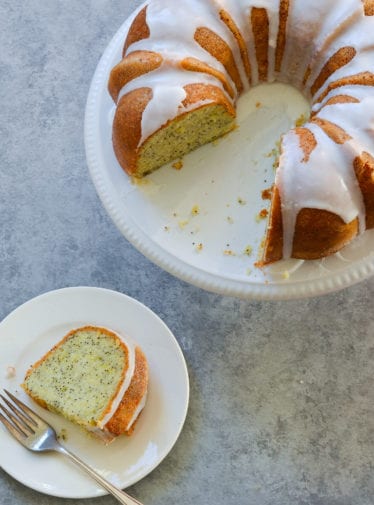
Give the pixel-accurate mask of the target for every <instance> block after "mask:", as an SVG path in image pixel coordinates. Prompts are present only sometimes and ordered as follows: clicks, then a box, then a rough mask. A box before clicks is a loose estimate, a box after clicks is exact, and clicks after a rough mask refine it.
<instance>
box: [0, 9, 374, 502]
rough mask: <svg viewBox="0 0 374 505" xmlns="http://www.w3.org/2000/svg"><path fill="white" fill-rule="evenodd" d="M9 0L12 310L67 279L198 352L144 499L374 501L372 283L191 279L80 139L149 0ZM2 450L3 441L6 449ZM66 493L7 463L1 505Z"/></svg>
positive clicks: (1, 204) (139, 487)
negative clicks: (290, 288)
mask: <svg viewBox="0 0 374 505" xmlns="http://www.w3.org/2000/svg"><path fill="white" fill-rule="evenodd" d="M137 3H138V2H135V1H130V2H128V1H125V0H123V1H120V0H112V1H109V0H95V1H91V2H89V1H88V0H80V1H78V2H77V1H73V0H66V1H62V0H48V1H47V0H46V1H44V0H29V1H27V2H26V1H25V0H18V1H17V2H14V1H13V0H1V2H0V76H1V86H0V135H1V149H0V166H1V172H0V173H1V175H0V193H1V194H0V220H1V221H0V222H1V227H0V281H1V298H0V317H1V318H2V317H4V316H6V315H7V314H8V313H9V312H10V311H11V310H12V309H14V308H15V307H17V306H18V305H19V304H21V303H22V302H24V301H26V300H28V299H29V298H31V297H33V296H35V295H38V294H40V293H42V292H46V291H49V290H51V289H56V288H59V287H64V286H77V285H91V286H101V287H107V288H110V289H115V290H119V291H121V292H123V293H126V294H128V295H130V296H133V297H135V298H136V299H138V300H140V301H141V302H143V303H145V304H146V305H148V306H149V307H150V308H151V309H153V310H154V311H155V312H156V313H157V314H159V316H160V317H161V318H162V319H163V320H164V321H165V322H166V324H167V325H168V326H169V327H170V328H171V330H172V331H173V332H174V334H175V336H176V338H177V339H178V341H179V342H180V345H181V347H182V349H183V351H184V353H185V357H186V360H187V364H188V368H189V373H190V381H191V402H190V408H189V413H188V417H187V421H186V424H185V428H184V430H183V432H182V434H181V436H180V438H179V440H178V442H177V444H176V445H175V447H174V449H173V450H172V452H171V453H170V455H169V456H168V457H167V458H166V459H165V460H164V462H163V463H162V464H161V465H160V466H159V467H158V468H157V469H156V470H154V471H153V472H152V473H151V474H150V475H149V476H148V477H146V478H145V479H143V480H142V481H141V482H139V483H138V484H136V485H135V486H133V487H132V488H130V489H129V491H130V493H132V494H133V495H134V496H136V497H138V498H139V499H140V500H142V501H143V502H144V504H145V505H156V504H157V505H161V504H162V505H168V504H170V505H171V504H173V505H175V504H176V503H178V504H181V505H182V504H183V505H192V504H215V505H245V504H251V505H371V504H373V503H374V468H373V467H374V464H373V462H374V379H373V377H374V339H373V336H374V321H373V318H372V309H373V295H374V280H369V281H367V282H363V283H361V284H359V285H356V286H354V287H351V288H349V289H346V290H344V291H342V292H339V293H336V294H331V295H328V296H324V297H321V298H315V299H309V300H301V301H291V302H255V301H241V300H237V299H233V298H229V297H223V296H218V295H214V294H210V293H207V292H204V291H202V290H200V289H198V288H195V287H193V286H190V285H188V284H186V283H184V282H181V281H179V280H177V279H175V278H173V277H171V276H170V275H169V274H167V273H165V272H164V271H162V270H160V269H159V268H158V267H157V266H155V265H153V264H151V263H150V262H149V261H148V260H147V259H145V258H144V257H143V256H142V255H141V254H140V253H138V252H137V251H136V250H135V249H134V248H133V247H132V246H131V245H130V244H129V243H128V242H127V241H126V240H125V239H124V238H123V237H122V236H121V235H120V233H119V232H118V231H117V229H116V228H115V226H114V225H113V224H112V222H111V221H110V219H109V218H108V216H107V214H106V213H105V211H104V209H103V207H102V206H101V204H100V202H99V199H98V197H97V195H96V192H95V189H94V187H93V184H92V182H91V180H90V177H89V174H88V170H87V167H86V161H85V153H84V146H83V116H84V108H85V101H86V96H87V92H88V88H89V84H90V80H91V78H92V75H93V72H94V70H95V67H96V64H97V62H98V59H99V58H100V56H101V54H102V52H103V50H104V49H105V47H106V45H107V44H108V42H109V40H110V39H111V37H112V35H113V34H114V33H115V31H116V30H117V28H118V27H119V26H120V24H121V23H122V20H123V19H124V18H125V17H126V16H127V14H128V13H129V12H130V11H131V10H132V9H133V8H134V7H135V5H137ZM0 450H1V447H0ZM88 502H92V503H93V502H94V503H96V504H97V505H104V504H108V505H109V504H110V503H113V499H112V498H111V497H102V498H98V499H96V500H95V501H93V500H88V501H85V500H78V501H74V500H63V499H57V498H51V497H47V496H45V495H42V494H39V493H37V492H35V491H32V490H29V489H27V488H25V487H24V486H23V485H21V484H19V483H18V482H16V481H14V480H13V479H12V478H11V477H9V476H8V475H7V474H6V473H5V472H3V471H2V470H0V504H1V505H16V504H17V505H18V504H26V503H27V504H29V505H36V504H38V505H45V504H52V505H57V504H59V503H60V504H62V503H66V504H67V503H81V504H83V503H88Z"/></svg>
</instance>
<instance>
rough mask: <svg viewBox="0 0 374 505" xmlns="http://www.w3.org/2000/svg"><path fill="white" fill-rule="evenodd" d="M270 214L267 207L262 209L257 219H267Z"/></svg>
mask: <svg viewBox="0 0 374 505" xmlns="http://www.w3.org/2000/svg"><path fill="white" fill-rule="evenodd" d="M268 214H269V211H268V210H267V209H262V210H260V212H259V213H258V214H257V216H256V221H257V223H259V222H260V221H261V220H262V219H265V218H266V217H267V216H268Z"/></svg>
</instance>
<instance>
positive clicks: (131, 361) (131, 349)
mask: <svg viewBox="0 0 374 505" xmlns="http://www.w3.org/2000/svg"><path fill="white" fill-rule="evenodd" d="M111 331H112V332H113V333H115V332H114V331H113V330H111ZM115 334H116V336H117V337H118V338H119V339H120V340H121V341H122V342H123V343H124V345H125V346H126V348H127V351H128V369H127V371H126V373H125V376H124V378H123V381H122V384H121V386H120V388H119V389H118V391H117V394H116V396H115V398H113V400H112V403H111V405H110V409H109V410H108V411H107V412H106V413H105V415H104V416H103V417H102V418H101V419H100V420H99V421H98V422H97V427H98V428H100V429H103V428H104V427H105V425H106V424H107V423H108V422H109V421H110V419H111V418H112V417H113V415H114V413H115V412H116V410H117V409H118V407H119V404H120V403H121V400H122V398H123V395H124V394H125V392H126V391H127V389H128V387H129V386H130V383H131V380H132V378H133V375H134V370H135V344H134V343H133V342H132V341H131V340H130V339H128V338H125V337H124V336H122V335H119V334H118V333H115Z"/></svg>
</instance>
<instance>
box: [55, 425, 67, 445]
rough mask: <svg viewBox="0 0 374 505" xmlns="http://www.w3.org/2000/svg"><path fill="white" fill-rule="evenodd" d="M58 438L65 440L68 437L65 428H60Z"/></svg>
mask: <svg viewBox="0 0 374 505" xmlns="http://www.w3.org/2000/svg"><path fill="white" fill-rule="evenodd" d="M57 438H58V439H59V440H63V441H64V442H66V440H67V438H68V433H67V431H66V428H61V431H60V433H59V434H58V437H57Z"/></svg>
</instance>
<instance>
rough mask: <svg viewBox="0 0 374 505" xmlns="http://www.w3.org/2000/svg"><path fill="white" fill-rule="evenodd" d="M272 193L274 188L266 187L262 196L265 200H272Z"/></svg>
mask: <svg viewBox="0 0 374 505" xmlns="http://www.w3.org/2000/svg"><path fill="white" fill-rule="evenodd" d="M271 194H272V189H271V188H268V189H264V190H263V191H262V192H261V198H262V199H263V200H271Z"/></svg>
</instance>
